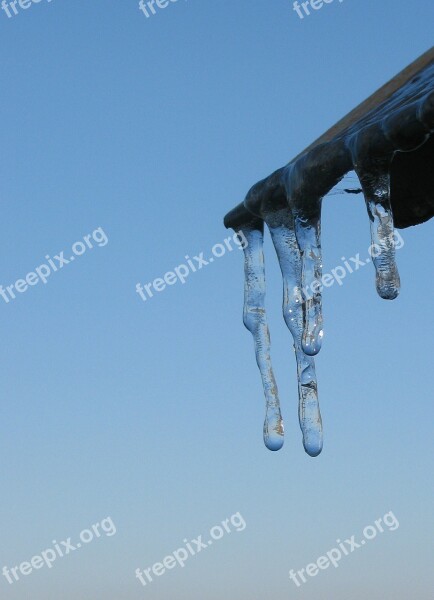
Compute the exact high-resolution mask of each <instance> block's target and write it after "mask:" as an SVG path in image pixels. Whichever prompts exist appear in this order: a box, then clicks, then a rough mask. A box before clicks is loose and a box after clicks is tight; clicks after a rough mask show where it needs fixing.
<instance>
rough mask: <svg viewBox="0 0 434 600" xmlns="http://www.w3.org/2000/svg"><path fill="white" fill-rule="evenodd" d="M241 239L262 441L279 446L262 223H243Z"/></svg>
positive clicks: (279, 422) (279, 419) (280, 432)
mask: <svg viewBox="0 0 434 600" xmlns="http://www.w3.org/2000/svg"><path fill="white" fill-rule="evenodd" d="M242 230H243V233H244V236H245V239H246V241H245V243H244V248H243V250H244V274H245V280H244V312H243V320H244V325H245V326H246V328H247V329H248V330H249V331H250V333H251V334H252V336H253V341H254V345H255V354H256V362H257V364H258V367H259V371H260V373H261V378H262V385H263V388H264V394H265V403H266V405H265V421H264V444H265V445H266V447H267V448H268V449H269V450H272V451H276V450H280V449H281V448H282V446H283V442H284V427H283V419H282V415H281V412H280V403H279V394H278V390H277V385H276V380H275V378H274V373H273V368H272V366H271V357H270V332H269V329H268V325H267V315H266V311H265V264H264V252H263V240H264V225H263V223H262V221H258V220H255V221H252V222H251V223H249V224H248V225H245V226H244V227H243V229H242Z"/></svg>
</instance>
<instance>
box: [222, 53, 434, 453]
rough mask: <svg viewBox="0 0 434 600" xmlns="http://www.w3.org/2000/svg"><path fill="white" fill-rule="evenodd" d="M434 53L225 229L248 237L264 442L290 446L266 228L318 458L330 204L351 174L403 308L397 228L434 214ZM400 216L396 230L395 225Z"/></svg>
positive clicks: (305, 420) (236, 212)
mask: <svg viewBox="0 0 434 600" xmlns="http://www.w3.org/2000/svg"><path fill="white" fill-rule="evenodd" d="M433 132H434V48H432V49H431V50H429V51H428V52H427V53H425V54H424V55H423V56H421V57H420V58H419V59H418V60H417V61H415V62H414V63H412V64H411V65H410V66H409V67H407V69H405V70H404V71H402V72H401V73H400V74H399V75H398V76H397V77H395V78H394V79H392V80H391V81H390V82H389V83H387V84H386V85H385V86H383V87H382V88H381V89H380V90H378V92H376V93H375V94H374V95H373V96H371V97H370V98H368V99H367V100H366V101H365V102H363V103H362V104H361V105H360V106H358V107H357V108H356V109H354V110H353V111H352V112H351V113H349V115H347V116H346V117H345V118H344V119H342V120H341V121H339V123H337V124H336V125H335V126H334V127H332V128H331V129H330V130H329V131H327V132H326V133H325V134H324V135H323V136H322V137H321V138H319V139H318V140H317V141H316V142H315V143H314V144H312V145H311V146H309V148H307V149H306V150H305V151H304V152H302V153H301V154H300V155H298V156H297V157H296V158H295V159H294V160H292V161H291V162H290V163H289V164H287V165H286V166H285V167H283V168H281V169H279V170H277V171H275V172H274V173H272V174H271V175H270V176H269V177H267V178H266V179H264V180H262V181H260V182H259V183H257V184H256V185H254V186H253V187H252V188H251V189H250V191H249V192H248V194H247V196H246V199H245V200H244V202H243V203H242V204H240V205H239V206H237V207H236V208H234V209H233V210H232V211H231V212H229V213H228V214H227V215H226V217H225V220H224V223H225V226H226V227H228V228H229V227H230V228H233V229H234V230H235V231H240V230H242V231H243V233H244V235H245V237H246V239H247V242H248V244H247V245H246V247H245V248H244V256H245V262H244V270H245V290H244V324H245V326H246V327H247V329H248V330H249V331H250V332H251V333H252V335H253V338H254V344H255V352H256V361H257V363H258V367H259V370H260V373H261V377H262V382H263V387H264V393H265V398H266V418H265V423H264V442H265V445H266V446H267V447H268V448H269V449H270V450H279V449H280V448H281V447H282V445H283V438H284V427H283V420H282V416H281V410H280V403H279V397H278V390H277V385H276V381H275V378H274V374H273V369H272V365H271V358H270V335H269V330H268V325H267V316H266V310H265V268H264V255H263V233H264V223H265V224H266V225H267V227H268V229H269V230H270V233H271V238H272V241H273V244H274V247H275V250H276V254H277V258H278V260H279V264H280V268H281V271H282V277H283V316H284V319H285V323H286V325H287V327H288V329H289V330H290V332H291V334H292V337H293V340H294V349H295V356H296V361H297V375H298V393H299V420H300V426H301V430H302V433H303V444H304V448H305V450H306V452H307V453H308V454H309V455H310V456H318V454H320V452H321V450H322V446H323V433H322V423H321V413H320V409H319V404H318V391H317V381H316V375H315V362H314V358H313V357H314V356H315V355H316V354H317V353H318V352H319V351H320V349H321V344H322V338H323V317H322V301H321V278H322V256H321V203H322V199H323V198H324V196H326V194H327V193H328V192H329V191H330V190H331V189H332V188H333V187H334V186H335V185H336V184H337V183H338V182H339V181H340V180H341V179H342V178H343V177H344V176H345V175H346V174H347V173H348V172H349V171H351V170H354V171H355V172H356V173H357V175H358V177H359V180H360V184H361V186H362V190H363V194H364V197H365V202H366V207H367V210H368V216H369V222H370V229H371V241H372V248H373V249H374V252H373V260H372V262H373V264H374V267H375V271H376V288H377V291H378V293H379V295H380V296H381V297H382V298H385V299H387V300H393V299H394V298H396V297H397V296H398V294H399V288H400V279H399V274H398V269H397V266H396V263H395V247H394V239H395V237H394V227H395V226H398V227H407V226H409V225H415V224H418V223H422V222H423V221H426V220H427V219H429V218H431V217H432V216H433V215H434V180H433V179H434V177H433V172H434V143H433V142H434V136H432V133H433ZM394 217H395V224H394Z"/></svg>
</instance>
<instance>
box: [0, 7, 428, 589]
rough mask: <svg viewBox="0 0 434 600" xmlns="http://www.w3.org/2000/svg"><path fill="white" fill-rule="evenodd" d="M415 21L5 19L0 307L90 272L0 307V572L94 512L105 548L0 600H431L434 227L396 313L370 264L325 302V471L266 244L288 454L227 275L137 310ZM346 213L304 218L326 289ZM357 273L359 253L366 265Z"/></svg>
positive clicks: (381, 75)
mask: <svg viewBox="0 0 434 600" xmlns="http://www.w3.org/2000/svg"><path fill="white" fill-rule="evenodd" d="M432 22H433V4H432V0H419V1H418V2H417V3H416V4H415V3H412V2H408V1H405V2H404V1H403V0H382V1H381V2H378V0H364V1H363V2H361V1H360V0H345V1H344V2H343V3H339V2H337V0H336V2H335V3H332V4H329V5H325V6H324V7H323V8H322V9H321V10H319V11H316V12H315V13H314V14H312V15H311V16H310V17H308V18H305V19H304V20H303V21H302V20H300V19H299V17H297V15H296V13H295V12H294V11H293V10H292V2H291V1H290V0H272V1H271V2H266V1H265V0H264V1H260V0H237V2H230V1H229V0H221V1H219V2H212V1H211V0H201V1H199V0H188V1H184V0H179V2H177V3H174V4H171V5H169V6H168V8H166V9H164V10H161V11H159V13H158V14H157V15H155V16H153V17H152V18H150V19H146V17H145V16H144V15H143V14H142V13H141V12H140V11H139V10H138V2H137V1H136V0H122V2H107V0H92V1H91V2H85V1H84V0H75V1H74V2H67V1H66V0H53V2H51V3H48V2H46V1H45V0H42V1H41V2H40V3H39V4H35V5H32V6H31V8H30V9H28V10H25V11H24V10H20V12H19V14H18V15H16V16H14V17H13V18H11V19H8V18H7V16H6V14H5V13H4V12H3V11H2V12H0V44H1V48H2V52H1V56H2V60H1V66H0V70H1V83H2V86H1V90H2V103H1V104H2V119H1V127H0V141H1V147H2V148H3V160H2V161H1V163H0V198H1V205H2V212H1V214H2V218H1V219H0V256H1V263H0V264H1V269H0V283H1V284H2V285H3V286H6V285H10V284H11V283H14V282H15V281H16V280H17V279H19V278H22V277H23V276H25V275H26V274H27V273H28V272H30V271H33V270H34V269H35V267H37V266H38V265H39V264H41V263H42V262H43V261H44V257H45V255H47V254H49V255H50V256H54V254H57V253H58V252H60V251H62V250H65V255H66V256H67V255H68V254H66V252H67V251H69V252H70V248H71V246H72V244H73V243H74V242H76V241H78V240H80V239H82V238H83V237H84V236H85V235H86V234H89V233H91V232H92V231H93V230H95V229H96V228H98V227H102V228H103V230H104V231H105V233H106V234H107V236H108V239H109V242H108V244H107V245H106V246H104V247H96V248H94V249H93V250H89V251H88V252H86V254H84V255H83V256H82V257H80V258H79V259H77V260H76V262H74V263H73V264H70V265H68V266H66V267H65V268H64V269H62V271H59V272H58V273H55V274H53V275H52V277H51V278H50V279H49V280H48V283H47V284H46V285H42V284H39V285H37V286H35V287H32V288H29V290H28V291H26V292H25V293H23V294H22V295H20V296H19V297H18V298H17V299H16V300H14V301H11V302H10V303H9V304H6V303H5V302H4V301H3V300H2V299H1V298H0V320H1V331H2V336H1V338H2V344H1V346H0V352H1V355H0V361H1V366H2V368H1V378H0V395H1V399H2V412H1V415H2V419H1V435H0V440H1V441H0V448H1V456H2V457H3V461H2V466H1V471H0V472H1V486H2V503H1V504H2V510H1V524H0V539H1V545H0V563H1V564H0V568H2V567H3V566H4V565H7V566H8V567H12V566H14V565H18V564H20V563H21V562H23V561H27V560H29V559H30V558H31V557H32V556H34V555H37V554H38V553H40V552H41V551H42V550H44V549H46V548H48V547H50V545H51V542H52V540H54V539H56V540H66V539H67V538H68V537H72V538H73V539H74V538H77V537H78V534H79V533H80V531H81V530H82V529H85V528H87V527H88V526H89V525H91V524H93V523H96V522H98V521H100V520H102V519H104V518H105V517H108V516H110V517H111V518H112V519H113V521H114V523H115V524H116V527H117V533H116V535H115V536H112V537H104V538H102V539H100V540H95V541H94V542H92V544H90V545H89V546H87V547H84V548H82V549H80V551H79V552H76V553H74V554H71V555H70V556H67V557H64V558H63V559H59V560H58V561H57V562H56V563H55V565H54V567H53V568H52V569H51V570H48V569H47V568H44V569H41V570H39V571H37V572H35V573H32V574H31V575H30V576H28V577H27V578H25V577H22V580H20V581H19V582H17V583H15V584H14V585H8V583H7V582H6V580H5V578H4V577H1V576H0V596H1V597H2V598H3V597H4V598H8V599H9V600H26V599H27V598H32V600H48V599H51V598H62V599H63V600H76V599H77V598H80V600H119V598H122V599H127V600H136V599H140V598H150V599H152V600H163V599H164V600H167V598H170V599H172V600H184V599H187V598H188V599H189V600H202V599H203V598H206V600H221V598H222V597H224V598H227V599H228V600H247V599H251V598H255V599H256V598H264V597H266V598H274V599H275V600H286V599H288V598H295V599H296V598H300V599H301V600H323V599H324V598H333V600H347V599H348V598H349V597H351V599H352V600H362V599H363V600H365V599H366V598H370V600H380V599H381V600H383V599H384V598H385V597H388V598H390V597H392V598H394V599H395V600H408V598H410V597H411V598H418V600H428V599H429V598H432V589H433V583H434V581H433V569H432V555H433V539H434V516H433V513H432V502H433V493H434V485H433V478H432V471H433V463H432V458H433V436H432V422H433V416H434V414H433V413H434V410H433V406H432V395H433V394H432V389H433V371H432V350H431V340H432V338H433V333H434V332H433V326H432V313H431V310H432V297H433V291H434V285H433V279H432V260H431V257H432V237H433V232H434V229H433V226H434V224H433V223H428V224H425V225H423V226H420V227H417V228H413V229H410V230H404V231H403V232H402V236H403V239H404V241H405V245H404V247H403V248H402V249H401V250H399V252H398V263H399V267H400V272H401V278H402V293H401V296H400V297H399V298H398V300H396V301H395V302H393V303H390V302H385V301H382V300H380V299H379V298H378V297H377V296H376V293H375V289H374V274H373V269H372V267H369V266H367V267H365V268H364V269H362V270H360V271H359V272H357V273H355V274H353V275H352V276H351V277H348V278H347V280H346V281H345V283H344V285H343V286H342V287H338V286H336V285H335V286H333V287H332V288H330V289H329V290H327V292H326V294H325V299H324V311H325V335H326V337H325V341H324V345H323V350H322V352H321V354H320V355H319V357H318V358H317V372H318V378H319V393H320V401H321V407H322V413H323V420H324V428H325V446H324V451H323V454H322V455H321V456H320V457H319V458H317V459H311V458H309V457H308V456H307V455H305V453H304V451H303V448H302V444H301V433H300V431H299V428H298V421H297V386H296V379H295V364H294V360H293V354H292V349H291V346H292V345H291V340H290V336H289V333H288V332H287V330H286V328H285V326H284V323H283V319H282V317H281V309H280V305H281V282H280V275H279V270H278V265H277V261H276V260H275V256H274V251H273V248H272V246H271V244H270V240H269V239H268V238H267V243H266V251H267V255H266V259H267V270H268V296H267V305H268V308H269V313H270V328H271V335H272V343H273V346H272V356H273V361H274V366H275V371H276V377H277V381H278V385H279V390H280V396H281V400H282V405H283V412H284V417H285V424H286V443H285V446H284V448H283V450H282V451H281V452H279V453H270V452H269V451H267V450H266V449H265V447H264V446H263V443H262V422H263V413H264V402H263V395H262V389H261V383H260V378H259V374H258V372H257V368H256V364H255V359H254V353H253V345H252V340H251V337H250V334H248V332H247V331H246V330H245V329H244V327H243V325H242V318H241V316H242V295H243V267H242V257H241V252H239V251H238V250H236V251H234V252H232V253H227V254H226V255H225V256H224V257H222V258H221V259H219V260H216V261H215V262H214V264H212V265H209V266H208V267H206V269H203V270H202V271H200V272H197V273H196V274H194V275H192V276H191V277H190V279H189V280H188V281H187V283H186V284H185V285H179V284H178V285H175V286H173V287H171V288H168V289H167V290H165V291H164V292H162V293H161V294H159V295H157V296H156V297H154V298H152V299H151V300H149V301H148V302H146V303H144V302H143V301H142V300H141V299H140V298H139V296H138V295H137V293H136V292H135V286H136V283H137V282H141V283H147V282H149V281H152V280H153V279H155V278H156V277H160V276H162V275H164V274H165V273H166V272H167V271H171V270H173V268H174V267H175V266H177V265H178V264H179V263H181V262H183V260H184V256H185V255H186V254H188V255H189V256H193V255H195V254H198V253H199V252H204V253H205V256H207V255H209V252H210V249H211V247H212V246H213V245H214V244H216V243H219V242H221V241H222V240H223V239H224V238H225V237H226V236H227V232H226V230H225V229H224V227H223V224H222V219H223V216H224V214H225V213H226V212H227V210H229V209H231V208H232V207H233V206H234V205H235V204H237V203H238V202H240V201H241V200H242V199H243V197H244V195H245V193H246V191H247V190H248V188H249V187H250V186H251V185H252V184H253V183H255V182H256V181H257V180H258V179H260V178H262V177H264V176H266V175H268V174H269V173H270V172H271V171H273V170H275V169H276V168H278V167H280V166H282V165H283V164H285V163H286V162H288V161H289V160H290V159H291V158H292V157H293V156H295V155H296V154H297V153H298V152H299V151H301V150H302V149H303V148H305V147H306V146H307V145H308V144H309V143H310V142H312V141H313V140H314V139H315V138H316V137H318V136H319V135H320V134H321V133H323V131H324V130H325V129H327V128H328V127H329V126H331V125H332V124H334V123H335V122H336V121H337V120H338V119H339V118H340V117H342V116H343V115H344V114H345V113H347V112H348V111H349V110H350V109H351V108H353V107H354V106H355V105H356V104H357V103H359V102H360V101H362V100H363V99H365V98H366V96H367V95H369V94H370V93H372V92H374V91H375V90H376V89H377V88H378V87H379V86H380V85H382V84H383V83H385V82H386V81H387V80H388V79H389V78H391V77H392V76H393V75H395V74H396V73H397V72H398V71H400V70H401V69H402V68H404V67H405V66H407V64H409V63H410V62H411V61H412V60H414V59H415V58H417V57H418V56H419V55H420V54H421V53H422V52H424V51H426V50H427V49H428V48H429V47H430V46H431V45H432ZM368 245H369V225H368V219H367V216H366V214H365V208H364V205H363V201H362V199H361V198H360V197H358V196H354V197H352V196H351V197H349V196H344V195H332V196H330V198H328V199H327V200H326V201H325V203H324V217H323V249H324V269H325V271H329V270H330V269H331V268H333V267H334V266H335V265H337V264H340V258H341V257H342V256H346V257H349V256H354V255H356V254H357V253H358V252H360V253H363V254H364V253H366V250H367V248H368ZM363 254H362V255H363ZM388 511H393V512H394V514H395V515H396V517H397V518H398V520H399V522H400V527H399V529H397V530H396V531H394V532H389V531H388V532H385V533H384V534H382V535H381V536H378V538H377V539H376V540H374V541H372V542H371V543H370V544H369V545H367V546H366V547H364V548H363V549H361V550H358V551H357V553H353V554H352V555H351V556H349V557H348V558H346V559H345V560H343V561H342V562H341V566H340V567H339V568H338V569H334V568H331V569H329V570H327V571H324V572H322V573H321V574H320V575H319V576H317V577H316V578H315V579H310V580H309V582H308V583H307V584H306V585H305V586H304V587H303V588H300V589H297V588H296V587H295V586H294V584H293V583H292V582H291V581H290V580H289V578H288V571H289V569H291V568H294V569H300V568H302V567H304V566H305V565H306V564H308V563H311V562H313V561H315V560H316V559H317V558H318V557H319V556H321V555H322V554H324V553H325V552H327V551H328V550H329V549H330V548H332V547H333V546H334V545H335V543H336V539H337V538H341V539H343V538H347V537H350V536H351V535H353V534H354V535H356V536H358V537H360V532H361V531H362V529H363V527H364V526H366V525H369V524H371V523H373V522H374V521H375V520H376V519H377V518H379V517H382V516H383V515H384V514H385V513H386V512H388ZM236 512H241V514H242V515H243V517H244V519H245V520H246V522H247V527H246V529H245V530H244V531H243V532H240V533H235V532H234V533H232V534H231V535H227V536H226V537H225V538H223V539H222V540H221V541H220V542H219V543H218V544H217V543H216V544H215V546H214V547H212V548H209V549H207V550H206V551H203V552H202V553H201V554H200V555H198V556H197V557H194V558H191V559H190V561H189V562H188V563H187V565H186V567H185V568H184V569H180V568H177V569H174V570H172V571H170V572H168V573H167V574H165V575H164V576H162V577H161V578H160V579H158V580H157V581H155V582H154V583H153V584H151V585H149V586H148V587H146V588H143V587H142V586H141V585H140V583H139V582H138V581H137V580H136V579H135V576H134V571H135V569H136V568H137V567H141V568H143V569H144V568H147V567H150V566H152V565H153V564H154V563H155V562H158V561H160V560H161V559H163V558H164V557H165V556H166V555H168V554H170V553H171V552H173V551H174V550H176V549H177V548H178V547H180V546H181V545H182V544H183V539H184V538H188V539H189V540H190V539H192V538H196V537H197V536H198V535H199V534H204V535H206V534H207V531H208V530H209V529H210V528H211V527H213V526H214V525H216V524H218V523H220V522H221V521H222V520H223V519H225V518H227V517H229V516H230V515H232V514H233V513H236Z"/></svg>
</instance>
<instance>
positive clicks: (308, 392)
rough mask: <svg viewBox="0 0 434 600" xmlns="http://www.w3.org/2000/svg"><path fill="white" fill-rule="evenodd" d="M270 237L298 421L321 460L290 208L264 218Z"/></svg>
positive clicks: (308, 449)
mask: <svg viewBox="0 0 434 600" xmlns="http://www.w3.org/2000/svg"><path fill="white" fill-rule="evenodd" d="M264 218H265V221H266V223H267V225H268V228H269V230H270V233H271V237H272V240H273V244H274V247H275V250H276V254H277V257H278V260H279V265H280V269H281V271H282V278H283V305H282V310H283V317H284V319H285V323H286V326H287V327H288V329H289V331H290V332H291V335H292V337H293V340H294V350H295V357H296V360H297V376H298V396H299V421H300V427H301V430H302V433H303V445H304V448H305V450H306V452H307V453H308V454H309V455H310V456H318V454H320V452H321V450H322V446H323V432H322V421H321V413H320V409H319V403H318V391H317V381H316V373H315V362H314V359H313V358H312V357H311V356H309V355H307V354H306V353H305V351H304V346H303V343H302V337H303V322H304V319H303V312H304V311H305V310H306V302H305V301H303V296H302V293H301V288H300V283H301V280H302V256H301V252H300V249H299V245H298V242H297V238H296V235H295V230H294V219H293V217H292V214H291V212H290V210H289V208H284V209H281V210H280V211H278V212H275V213H269V214H267V213H266V214H265V215H264Z"/></svg>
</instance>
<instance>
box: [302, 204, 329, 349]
mask: <svg viewBox="0 0 434 600" xmlns="http://www.w3.org/2000/svg"><path fill="white" fill-rule="evenodd" d="M320 210H321V209H320V203H319V204H318V209H317V212H316V213H314V214H313V215H309V217H307V216H304V215H300V214H299V215H297V216H296V217H295V232H296V236H297V242H298V246H299V248H300V251H301V257H302V265H303V266H302V277H301V286H302V294H303V299H304V303H305V309H304V315H305V320H304V329H303V336H302V347H303V351H304V352H305V353H306V354H308V355H309V356H315V355H316V354H318V352H319V351H320V350H321V345H322V338H323V316H322V295H321V276H322V254H321V213H320Z"/></svg>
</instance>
